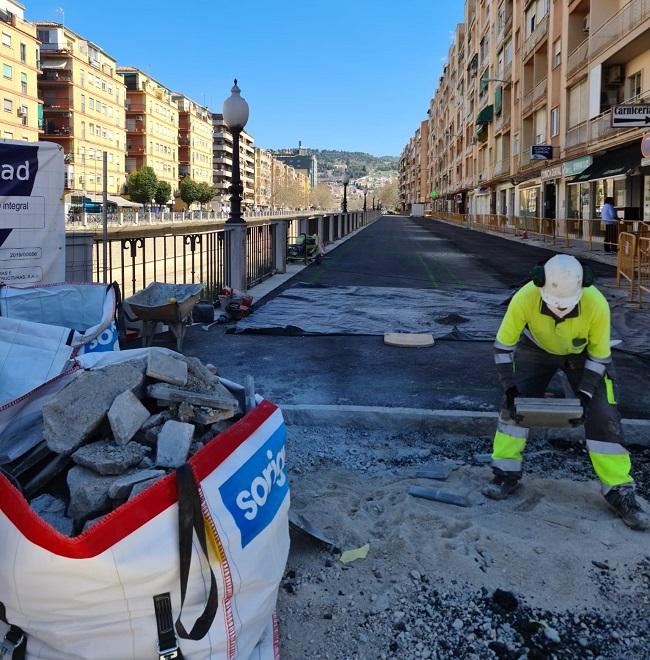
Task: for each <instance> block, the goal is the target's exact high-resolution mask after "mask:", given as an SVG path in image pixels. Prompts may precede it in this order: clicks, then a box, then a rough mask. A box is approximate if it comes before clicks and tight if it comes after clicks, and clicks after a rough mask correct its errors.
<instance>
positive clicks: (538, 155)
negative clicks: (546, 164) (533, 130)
mask: <svg viewBox="0 0 650 660" xmlns="http://www.w3.org/2000/svg"><path fill="white" fill-rule="evenodd" d="M530 159H531V160H552V159H553V146H552V145H550V144H534V145H532V146H531V148H530Z"/></svg>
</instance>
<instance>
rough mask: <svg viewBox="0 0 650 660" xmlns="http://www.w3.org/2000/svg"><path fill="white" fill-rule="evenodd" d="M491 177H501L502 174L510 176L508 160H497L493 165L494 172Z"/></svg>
mask: <svg viewBox="0 0 650 660" xmlns="http://www.w3.org/2000/svg"><path fill="white" fill-rule="evenodd" d="M492 174H493V176H502V175H504V174H510V161H509V160H498V161H497V162H496V163H494V172H493V173H492Z"/></svg>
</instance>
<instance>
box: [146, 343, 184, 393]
mask: <svg viewBox="0 0 650 660" xmlns="http://www.w3.org/2000/svg"><path fill="white" fill-rule="evenodd" d="M147 376H149V378H153V379H154V380H161V381H163V382H164V383H170V384H171V385H185V383H187V362H185V361H184V360H183V359H182V358H181V357H180V356H179V357H178V358H175V357H172V356H171V355H168V354H166V353H163V352H161V351H151V353H149V359H148V360H147Z"/></svg>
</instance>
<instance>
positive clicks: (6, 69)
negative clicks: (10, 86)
mask: <svg viewBox="0 0 650 660" xmlns="http://www.w3.org/2000/svg"><path fill="white" fill-rule="evenodd" d="M2 75H3V76H4V77H5V78H7V79H9V80H11V78H12V76H13V75H14V70H13V69H12V68H11V66H9V64H3V65H2Z"/></svg>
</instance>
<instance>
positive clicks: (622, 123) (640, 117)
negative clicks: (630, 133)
mask: <svg viewBox="0 0 650 660" xmlns="http://www.w3.org/2000/svg"><path fill="white" fill-rule="evenodd" d="M642 126H650V105H615V106H614V107H613V109H612V128H636V127H642Z"/></svg>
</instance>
